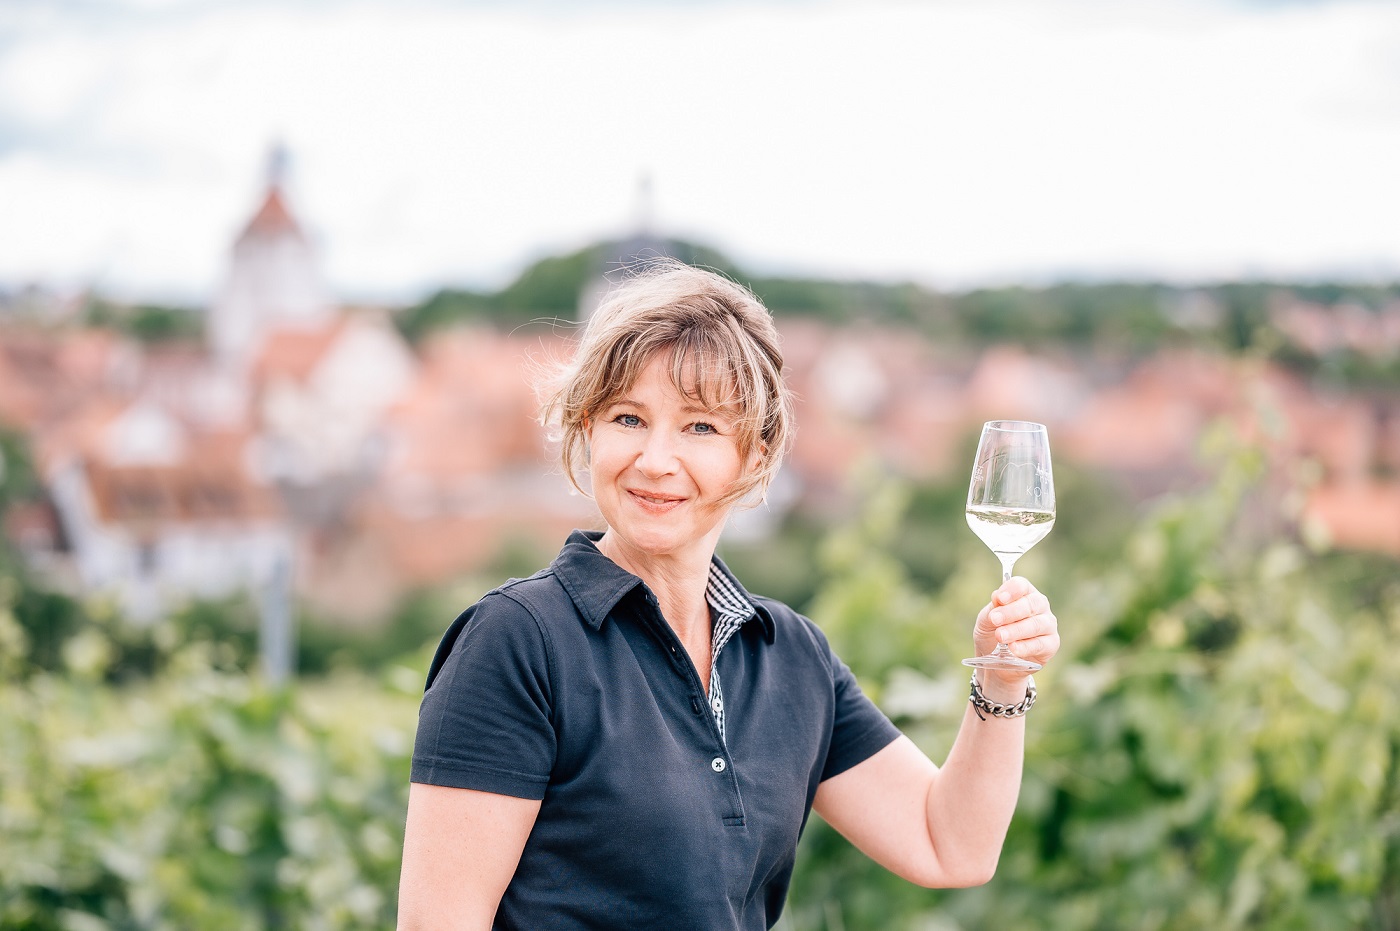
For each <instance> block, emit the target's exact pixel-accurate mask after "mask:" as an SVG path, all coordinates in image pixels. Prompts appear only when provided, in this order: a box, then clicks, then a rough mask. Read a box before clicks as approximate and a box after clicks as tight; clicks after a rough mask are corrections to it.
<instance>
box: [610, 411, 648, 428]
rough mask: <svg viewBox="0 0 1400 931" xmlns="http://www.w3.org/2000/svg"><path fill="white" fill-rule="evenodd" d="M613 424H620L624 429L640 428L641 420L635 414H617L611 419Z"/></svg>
mask: <svg viewBox="0 0 1400 931" xmlns="http://www.w3.org/2000/svg"><path fill="white" fill-rule="evenodd" d="M613 423H617V424H621V425H622V426H624V427H640V426H641V425H642V418H640V417H638V416H637V415H636V414H618V415H617V416H616V417H614V418H613Z"/></svg>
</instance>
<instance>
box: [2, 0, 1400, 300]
mask: <svg viewBox="0 0 1400 931" xmlns="http://www.w3.org/2000/svg"><path fill="white" fill-rule="evenodd" d="M279 142H280V143H281V144H283V145H285V146H286V148H287V151H288V153H289V162H288V174H287V182H286V188H287V195H288V198H289V200H290V202H291V204H292V206H293V209H294V211H295V212H296V214H297V215H298V216H299V217H300V218H301V220H302V221H303V223H304V225H305V227H306V228H307V230H308V231H309V233H310V235H311V236H312V238H313V241H314V243H315V245H316V248H317V252H318V255H319V256H320V260H321V262H322V266H323V270H324V273H325V275H326V277H327V279H328V281H329V283H330V285H331V286H332V288H333V290H334V291H335V292H336V293H337V294H339V295H340V296H341V297H343V298H344V299H346V300H386V301H412V300H415V299H417V298H420V297H422V296H424V295H426V294H429V293H431V292H432V291H434V290H436V289H437V288H440V287H444V286H465V287H481V288H492V287H498V286H500V285H503V284H505V283H507V282H508V281H509V280H510V279H511V278H512V276H513V275H515V274H516V273H518V272H519V271H520V269H521V268H523V267H524V266H525V265H526V264H527V263H529V262H530V261H532V260H534V259H536V258H538V257H540V256H543V255H548V254H557V253H559V252H563V251H566V250H572V249H575V248H578V247H579V246H582V245H584V244H586V243H589V242H592V241H595V240H597V239H599V238H603V237H612V236H621V235H625V234H627V233H629V232H631V231H632V230H633V228H634V227H635V226H636V225H637V224H638V223H639V222H640V221H639V219H638V218H639V216H640V215H641V214H642V213H646V214H647V215H649V216H650V218H651V221H650V222H651V224H652V226H653V227H654V228H655V229H656V230H657V231H658V232H660V233H662V234H666V235H673V236H679V237H684V238H689V239H694V240H698V241H701V242H703V243H706V244H708V245H712V246H714V247H716V248H719V249H720V250H721V251H723V252H725V253H727V254H728V255H729V256H731V257H732V258H733V259H734V260H735V261H737V262H738V263H739V264H740V265H741V266H742V267H744V268H745V269H747V270H751V271H753V272H755V273H764V274H800V275H811V276H817V277H830V278H865V279H874V280H890V281H895V280H913V281H918V282H921V283H924V284H927V285H930V286H934V287H942V288H962V287H971V286H975V285H980V284H1005V283H1027V284H1037V283H1045V282H1049V281H1056V280H1069V279H1076V280H1085V279H1087V280H1100V279H1108V278H1139V279H1141V278H1155V279H1165V280H1173V281H1182V282H1206V281H1218V280H1226V279H1235V278H1246V277H1265V276H1267V277H1275V278H1291V279H1311V278H1346V279H1353V280H1367V281H1374V280H1378V279H1396V278H1400V181H1398V180H1397V178H1400V169H1397V168H1396V166H1400V3H1392V2H1375V0H1332V2H1292V3H1265V2H1244V0H928V2H890V0H850V2H848V0H826V2H804V0H770V2H737V0H729V2H725V0H709V2H707V0H689V2H673V3H647V2H642V0H614V2H599V0H592V2H572V3H568V2H563V0H554V2H520V3H506V2H455V3H451V2H446V0H409V2H390V0H314V2H303V3H290V2H273V0H239V2H232V0H5V2H4V3H0V289H11V290H13V289H17V288H20V287H24V286H27V285H30V284H40V285H45V286H48V287H52V288H56V289H64V288H94V289H97V290H99V291H102V292H104V293H107V294H110V295H113V296H119V297H126V298H130V299H142V300H165V301H178V302H201V301H205V300H207V299H208V298H209V297H210V296H211V295H212V294H213V293H215V291H216V290H217V288H218V286H219V284H220V282H221V279H222V276H223V275H224V274H225V272H226V269H227V263H228V255H229V248H230V245H231V243H232V240H233V238H234V237H235V236H236V235H237V234H238V232H239V230H240V229H241V227H242V226H243V224H245V223H246V222H247V220H248V218H249V216H250V215H251V213H252V211H253V210H254V209H255V208H256V206H257V204H258V202H259V200H260V197H261V192H262V189H263V186H264V184H265V177H266V163H267V157H268V152H269V150H270V148H271V147H272V146H273V145H274V144H276V143H279ZM643 178H645V179H649V184H648V186H649V188H650V190H651V197H650V199H649V201H648V203H649V204H650V206H649V208H646V209H645V210H644V209H643V208H642V207H640V206H639V202H640V201H641V198H640V197H639V194H638V191H639V189H640V188H641V187H642V181H641V179H643Z"/></svg>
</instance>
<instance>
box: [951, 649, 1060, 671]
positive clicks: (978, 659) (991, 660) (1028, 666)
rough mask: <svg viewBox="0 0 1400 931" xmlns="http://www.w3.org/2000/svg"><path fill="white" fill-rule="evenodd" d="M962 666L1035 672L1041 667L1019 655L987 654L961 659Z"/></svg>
mask: <svg viewBox="0 0 1400 931" xmlns="http://www.w3.org/2000/svg"><path fill="white" fill-rule="evenodd" d="M962 664H963V665H964V666H976V667H977V668H978V669H1009V670H1012V671H1014V672H1028V673H1029V672H1035V671H1037V670H1038V669H1040V668H1041V664H1040V663H1033V662H1031V661H1030V660H1028V659H1021V658H1020V657H1019V656H996V655H994V654H991V653H989V654H987V655H986V656H974V657H971V658H970V659H965V660H963V661H962Z"/></svg>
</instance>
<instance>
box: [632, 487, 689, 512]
mask: <svg viewBox="0 0 1400 931" xmlns="http://www.w3.org/2000/svg"><path fill="white" fill-rule="evenodd" d="M627 493H628V494H629V495H631V496H632V498H633V499H635V500H636V501H637V503H638V504H640V505H642V506H643V507H645V508H647V509H648V510H653V511H668V510H670V509H671V508H672V507H674V506H675V505H677V504H680V503H681V502H682V501H684V500H685V499H684V498H678V497H675V496H672V495H649V494H646V493H645V492H640V491H629V492H627Z"/></svg>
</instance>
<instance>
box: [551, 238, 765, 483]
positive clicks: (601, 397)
mask: <svg viewBox="0 0 1400 931" xmlns="http://www.w3.org/2000/svg"><path fill="white" fill-rule="evenodd" d="M659 356H669V363H670V375H671V383H672V384H673V385H674V386H675V388H676V390H677V391H678V392H679V393H681V395H682V396H684V397H687V398H690V399H692V400H695V401H697V402H698V403H699V404H700V405H701V406H703V407H705V408H706V409H709V410H717V409H721V408H723V409H725V411H726V414H728V415H729V416H732V417H733V418H734V424H735V441H736V443H737V445H738V448H739V455H740V458H741V459H742V460H743V461H745V462H747V461H748V460H749V459H750V457H751V456H752V455H753V454H754V453H755V452H757V453H758V456H759V464H758V467H757V468H756V469H755V470H753V471H752V472H749V473H747V474H746V475H745V476H744V477H742V478H740V479H739V480H738V481H737V482H736V483H735V485H734V487H733V488H731V489H730V490H729V491H728V492H727V493H726V494H725V495H724V496H723V497H722V498H721V503H723V504H733V503H735V502H739V501H741V500H743V499H745V498H748V497H749V495H750V494H751V493H752V492H755V491H757V492H758V494H757V496H756V500H755V501H754V502H753V503H757V500H761V499H762V497H763V495H764V494H765V493H766V492H767V489H768V485H769V483H770V482H772V480H773V476H774V475H775V474H777V471H778V467H779V466H780V465H781V464H782V461H783V457H784V456H785V455H786V454H787V451H788V447H789V446H790V445H791V438H792V428H793V416H792V396H791V393H790V392H789V390H788V388H787V385H786V384H785V383H784V381H783V356H782V352H781V351H780V349H779V348H778V331H777V328H776V327H775V326H774V325H773V317H772V315H771V314H770V313H769V312H768V308H766V307H764V306H763V304H762V303H761V302H760V301H759V300H758V298H757V297H755V296H754V295H753V294H752V293H751V292H750V291H749V290H748V289H747V288H745V287H743V286H742V285H739V284H736V283H734V282H733V281H730V280H729V279H728V278H725V277H723V276H721V275H718V274H715V273H714V272H710V271H706V270H704V269H699V268H693V267H691V266H689V265H685V264H683V263H681V262H678V261H676V260H674V259H664V260H657V261H653V262H649V263H647V264H646V265H645V266H644V267H643V268H642V269H641V270H640V271H638V272H636V273H635V274H634V275H633V276H632V277H631V278H629V279H628V280H627V281H625V282H623V283H622V284H621V285H619V286H618V287H617V288H616V289H615V290H613V291H611V292H610V293H609V294H608V295H607V296H606V297H605V298H604V300H603V302H602V304H601V305H599V307H598V309H597V310H596V311H595V312H594V313H593V316H592V317H590V318H589V320H588V322H587V324H586V325H585V326H584V329H583V333H582V335H581V336H580V337H579V341H578V344H577V347H576V350H575V353H574V356H573V359H572V361H570V362H569V363H567V364H565V365H563V366H561V367H559V368H557V369H556V371H555V372H554V373H553V377H552V378H550V379H549V381H548V382H547V383H546V384H544V385H542V388H543V391H542V393H543V394H544V396H545V399H544V403H543V405H542V407H541V412H540V420H541V422H542V423H544V424H545V426H546V427H547V428H549V429H550V430H551V433H552V435H553V437H554V438H555V439H557V440H558V441H559V443H560V460H561V464H562V465H563V467H564V474H565V475H566V476H567V477H568V479H569V482H570V484H572V485H573V486H574V488H576V489H578V490H579V491H580V492H582V493H583V494H588V491H587V489H585V488H584V487H583V486H582V485H581V484H580V483H579V479H578V473H579V471H580V470H581V468H583V467H584V465H585V464H586V462H587V459H588V428H589V418H590V417H596V416H598V415H599V414H601V412H602V411H604V410H606V409H607V408H608V407H609V406H611V405H612V404H613V403H614V402H616V401H617V400H618V399H620V398H622V397H624V396H625V395H626V394H627V392H628V391H630V390H631V389H632V386H633V385H635V384H636V382H637V379H638V377H639V376H640V375H641V373H642V370H643V369H645V368H646V367H647V365H649V364H650V363H651V361H652V360H653V359H655V358H657V357H659ZM730 412H733V413H730Z"/></svg>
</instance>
